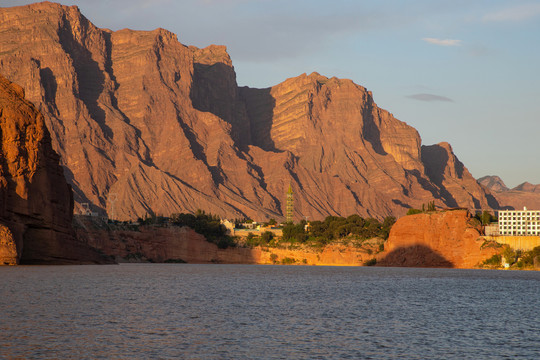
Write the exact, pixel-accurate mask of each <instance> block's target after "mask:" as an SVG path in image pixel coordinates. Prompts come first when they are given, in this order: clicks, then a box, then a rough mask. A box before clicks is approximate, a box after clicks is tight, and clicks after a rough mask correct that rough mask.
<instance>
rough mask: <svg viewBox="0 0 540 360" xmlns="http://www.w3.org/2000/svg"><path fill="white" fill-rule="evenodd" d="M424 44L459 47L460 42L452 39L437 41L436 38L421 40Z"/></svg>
mask: <svg viewBox="0 0 540 360" xmlns="http://www.w3.org/2000/svg"><path fill="white" fill-rule="evenodd" d="M422 40H424V41H425V42H428V43H430V44H434V45H440V46H460V45H461V40H454V39H437V38H423V39H422Z"/></svg>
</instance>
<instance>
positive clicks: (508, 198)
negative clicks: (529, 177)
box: [478, 175, 540, 210]
mask: <svg viewBox="0 0 540 360" xmlns="http://www.w3.org/2000/svg"><path fill="white" fill-rule="evenodd" d="M478 183H480V184H481V185H482V186H485V187H486V188H487V189H489V190H490V191H491V192H492V193H493V195H494V196H495V198H496V199H497V202H498V203H499V204H500V205H501V208H506V209H516V210H521V209H523V208H524V207H526V208H528V209H531V210H533V209H540V184H539V185H533V184H531V183H529V182H524V183H522V184H520V185H518V186H516V187H514V188H512V189H509V188H508V187H506V185H504V182H503V181H502V180H501V178H500V177H498V176H495V175H491V176H484V177H481V178H480V179H478Z"/></svg>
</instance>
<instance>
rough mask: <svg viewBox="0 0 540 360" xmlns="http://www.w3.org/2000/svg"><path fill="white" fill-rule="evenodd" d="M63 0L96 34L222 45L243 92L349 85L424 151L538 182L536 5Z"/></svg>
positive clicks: (493, 0) (539, 44) (510, 181)
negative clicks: (291, 83) (290, 85)
mask: <svg viewBox="0 0 540 360" xmlns="http://www.w3.org/2000/svg"><path fill="white" fill-rule="evenodd" d="M32 2H33V1H25V0H20V1H15V0H0V6H14V5H23V4H27V3H32ZM59 2H60V3H62V4H64V5H77V6H78V7H79V8H80V9H81V12H82V13H83V14H84V15H85V16H86V17H87V18H88V19H89V20H90V21H92V22H93V23H94V24H95V25H96V26H98V27H101V28H109V29H111V30H119V29H123V28H130V29H134V30H153V29H155V28H158V27H161V28H165V29H167V30H170V31H172V32H173V33H175V34H177V36H178V40H179V41H180V42H182V43H183V44H185V45H195V46H197V47H206V46H208V45H210V44H220V45H226V46H227V50H228V53H229V54H230V56H231V59H232V61H233V65H234V68H235V71H236V74H237V81H238V84H239V85H240V86H250V87H258V88H264V87H269V86H273V85H276V84H279V83H280V82H282V81H284V80H285V79H287V78H290V77H294V76H298V75H300V74H302V73H307V74H309V73H311V72H314V71H315V72H318V73H320V74H321V75H324V76H327V77H332V76H336V77H338V78H347V79H352V80H353V81H354V82H355V83H357V84H359V85H362V86H364V87H366V88H367V89H368V90H370V91H372V92H373V97H374V100H375V102H376V103H377V105H378V106H379V107H381V108H383V109H386V110H388V111H389V112H391V113H392V114H393V115H394V116H395V117H396V118H397V119H399V120H401V121H404V122H406V123H407V124H409V125H411V126H413V127H415V128H416V129H417V130H418V132H419V133H420V136H421V137H422V144H424V145H431V144H435V143H439V142H442V141H446V142H449V143H450V144H451V145H452V147H453V150H454V153H455V154H456V155H457V156H458V158H459V159H460V160H461V161H462V162H463V163H464V164H465V166H466V167H467V168H468V169H469V171H470V172H471V173H472V175H473V176H474V177H476V178H479V177H481V176H484V175H498V176H500V177H501V178H502V180H503V181H504V182H505V183H506V185H507V186H509V187H514V186H516V185H518V184H520V183H522V182H525V181H528V182H531V183H533V184H540V160H539V159H540V141H539V139H540V0H536V1H532V0H524V1H521V0H448V1H447V0H408V1H402V0H377V1H365V0H355V1H353V0H333V1H328V0H180V1H174V0H114V1H108V0H79V1H77V0H71V1H64V0H60V1H59Z"/></svg>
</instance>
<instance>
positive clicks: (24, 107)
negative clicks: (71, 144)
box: [0, 76, 103, 265]
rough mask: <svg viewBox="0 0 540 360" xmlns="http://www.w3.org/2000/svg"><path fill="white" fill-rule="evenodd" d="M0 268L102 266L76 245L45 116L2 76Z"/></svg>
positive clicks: (69, 204) (66, 193)
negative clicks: (70, 265)
mask: <svg viewBox="0 0 540 360" xmlns="http://www.w3.org/2000/svg"><path fill="white" fill-rule="evenodd" d="M0 144H1V147H0V264H8V265H12V264H17V263H19V262H20V263H27V264H28V263H81V262H101V261H103V260H102V259H101V257H100V256H99V254H98V253H97V252H95V251H93V250H92V249H90V248H88V246H85V245H84V244H81V243H79V242H77V241H75V239H74V237H73V232H72V229H71V219H72V213H73V199H72V193H71V189H70V187H69V185H68V184H67V183H66V180H65V178H64V174H63V170H62V168H61V167H60V165H59V163H58V161H59V158H58V155H57V154H56V153H55V152H54V151H53V150H52V147H51V139H50V136H49V133H48V131H47V128H46V127H45V123H44V120H43V116H42V115H41V114H40V113H39V112H38V111H37V110H36V109H35V107H34V106H33V105H32V104H31V103H30V102H28V101H27V100H25V99H24V91H23V89H22V88H21V87H20V86H18V85H15V84H13V83H11V82H9V81H8V80H6V79H5V78H3V77H1V76H0Z"/></svg>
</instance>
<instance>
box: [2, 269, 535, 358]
mask: <svg viewBox="0 0 540 360" xmlns="http://www.w3.org/2000/svg"><path fill="white" fill-rule="evenodd" d="M0 283H1V288H0V358H7V359H10V358H17V359H20V358H24V359H28V358H43V359H45V358H46V359H70V358H73V359H85V358H87V359H99V358H107V359H109V358H112V359H124V358H125V359H128V358H129V359H134V358H140V359H151V358H152V359H156V358H159V359H167V358H181V359H398V358H399V359H516V358H517V359H540V272H529V271H490V270H454V269H414V268H377V267H312V266H268V265H267V266H264V265H193V264H122V265H103V266H18V267H0Z"/></svg>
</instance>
